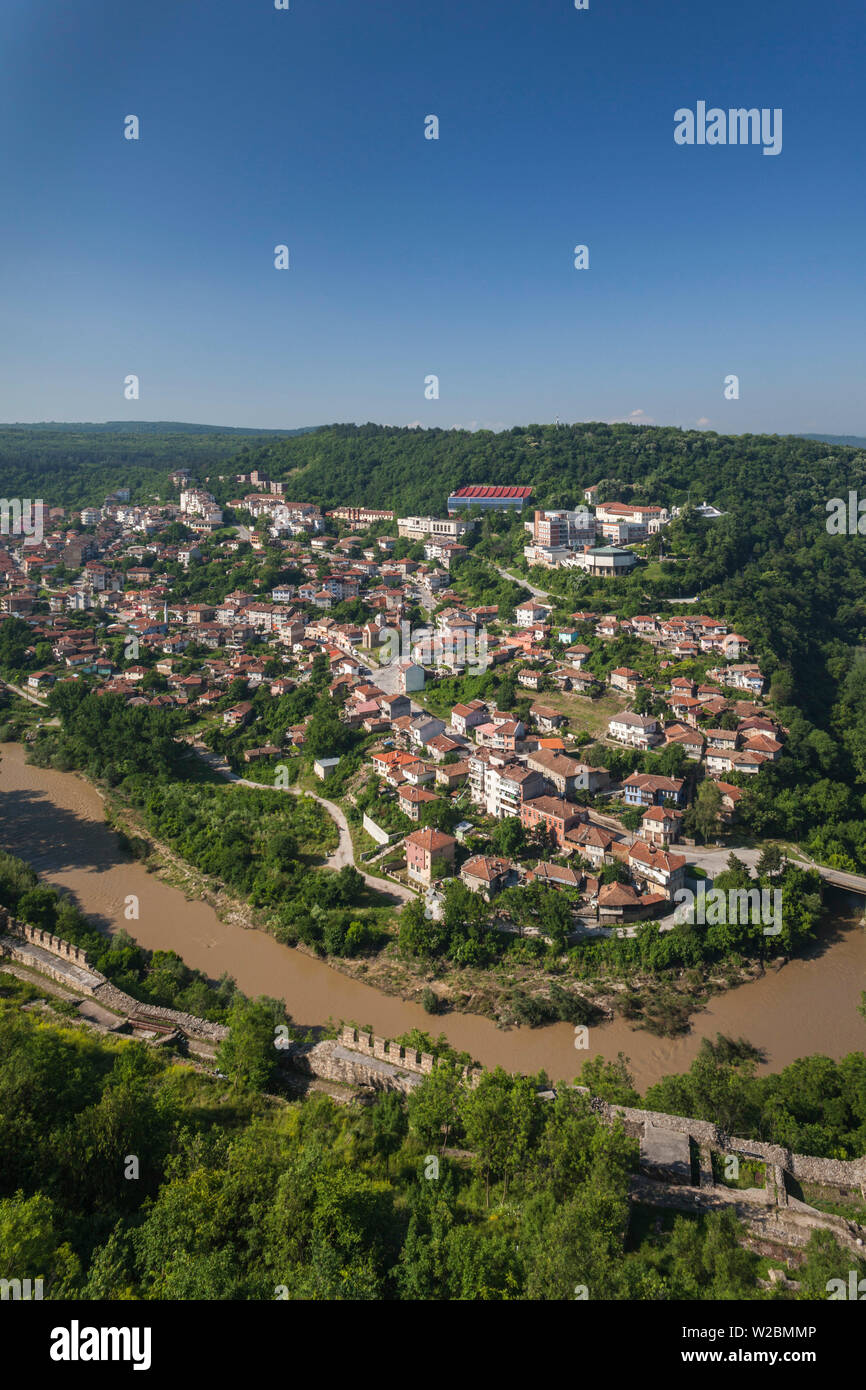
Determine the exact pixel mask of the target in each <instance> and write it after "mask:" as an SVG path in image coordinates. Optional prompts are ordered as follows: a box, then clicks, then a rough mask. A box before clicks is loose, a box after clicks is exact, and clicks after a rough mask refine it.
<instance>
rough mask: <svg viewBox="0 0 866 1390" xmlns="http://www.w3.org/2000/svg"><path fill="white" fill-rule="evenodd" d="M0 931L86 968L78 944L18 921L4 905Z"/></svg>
mask: <svg viewBox="0 0 866 1390" xmlns="http://www.w3.org/2000/svg"><path fill="white" fill-rule="evenodd" d="M2 933H6V934H7V935H9V936H20V937H23V938H24V940H25V941H29V942H30V944H31V946H41V947H42V949H43V950H44V951H50V952H51V953H52V955H55V956H60V957H61V958H62V959H63V960H70V961H72V963H73V965H80V966H82V968H83V969H87V956H86V955H85V954H84V952H83V951H82V950H81V948H80V947H79V946H73V945H71V943H70V942H68V941H61V939H60V937H59V936H52V934H51V932H50V931H43V930H42V928H41V927H31V926H30V925H29V923H27V922H20V921H19V920H18V918H17V917H12V916H10V914H9V912H8V910H7V909H6V908H5V907H0V934H2Z"/></svg>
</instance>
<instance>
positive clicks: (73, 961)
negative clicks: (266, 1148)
mask: <svg viewBox="0 0 866 1390" xmlns="http://www.w3.org/2000/svg"><path fill="white" fill-rule="evenodd" d="M3 935H5V936H6V939H7V942H8V945H6V946H4V944H3V943H2V942H0V956H2V955H4V954H5V953H8V954H9V955H11V956H14V957H15V958H16V959H17V960H20V961H21V963H22V965H30V966H31V967H33V968H35V969H37V970H39V971H41V972H42V974H47V975H50V976H51V978H52V979H54V980H57V981H58V982H59V983H60V984H65V985H67V986H68V987H70V988H72V989H73V990H75V991H76V993H79V994H87V995H90V997H91V998H93V999H97V1000H99V1001H100V1002H102V1003H103V1004H106V1005H107V1007H108V1008H110V1009H113V1010H115V1011H116V1012H117V1013H120V1014H126V1015H127V1016H128V1017H129V1016H131V1015H133V1014H137V1015H146V1016H147V1017H149V1018H152V1019H153V1020H154V1021H159V1020H164V1021H165V1022H167V1023H173V1024H174V1025H175V1026H176V1027H177V1028H179V1029H180V1030H181V1032H182V1033H186V1034H188V1035H189V1036H190V1037H194V1038H203V1039H204V1040H205V1041H207V1042H220V1041H221V1040H222V1039H223V1038H227V1037H228V1035H229V1030H228V1028H226V1027H225V1025H224V1024H222V1023H211V1022H210V1020H208V1019H206V1018H197V1017H196V1016H195V1015H194V1014H185V1013H181V1012H180V1011H179V1010H178V1009H165V1008H163V1007H162V1006H161V1005H158V1004H146V1003H143V1002H142V1001H141V1000H139V999H133V998H132V996H131V995H129V994H125V993H124V992H123V990H121V989H117V988H116V987H115V986H114V985H113V984H112V983H111V982H110V980H107V979H106V977H105V976H104V975H102V974H100V972H99V971H98V970H94V968H93V966H92V965H89V964H88V961H87V956H86V955H85V953H84V951H82V950H81V948H80V947H78V946H72V945H71V944H70V943H69V942H68V941H61V939H60V937H59V936H53V935H52V934H51V932H47V931H42V930H41V928H39V927H31V926H30V925H29V923H27V922H21V921H19V920H18V918H17V917H12V916H11V915H10V914H9V912H8V911H7V909H6V908H5V907H0V936H3ZM19 943H20V944H19ZM30 946H35V947H37V948H38V949H39V950H42V951H47V952H49V954H50V955H52V956H56V957H57V961H58V964H57V966H56V968H55V967H53V966H52V965H51V964H50V962H47V961H46V960H45V959H44V957H39V956H38V955H37V954H36V953H34V952H30V953H29V955H28V947H30ZM61 962H67V963H68V965H70V966H73V967H75V969H73V970H71V971H70V970H69V969H68V968H64V965H63V964H62V963H61Z"/></svg>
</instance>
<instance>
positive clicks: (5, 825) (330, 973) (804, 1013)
mask: <svg viewBox="0 0 866 1390" xmlns="http://www.w3.org/2000/svg"><path fill="white" fill-rule="evenodd" d="M0 758H2V760H0V791H2V792H3V793H4V795H3V797H2V798H0V844H2V846H3V847H4V848H6V849H8V850H9V851H10V852H11V853H13V854H18V855H20V856H21V857H22V858H24V859H26V860H27V861H28V862H29V863H31V864H32V865H33V867H34V868H35V869H36V870H37V871H38V872H39V873H41V874H43V875H44V876H45V878H46V879H47V880H48V881H49V882H51V883H52V884H54V885H55V886H57V887H61V888H64V889H65V890H66V891H68V892H70V893H71V894H72V895H73V896H74V898H75V900H76V901H77V902H78V905H79V906H80V907H81V909H82V911H84V912H86V913H87V914H88V915H89V916H91V917H92V918H93V920H94V921H95V923H96V924H97V925H99V926H101V927H103V928H104V929H105V930H107V931H118V930H121V929H122V930H126V931H127V932H129V934H130V935H131V936H133V937H134V938H135V940H136V941H138V942H139V943H140V944H141V945H142V946H146V947H148V948H149V949H151V950H174V951H176V952H177V953H178V954H179V955H180V956H182V958H183V959H184V960H185V962H186V963H187V964H188V965H189V966H191V967H194V968H196V969H199V970H202V971H204V972H205V973H206V974H207V975H209V976H210V977H211V978H212V979H218V978H219V976H220V975H222V974H223V973H228V974H230V975H232V976H233V977H234V978H235V979H236V980H237V983H238V985H239V987H240V988H241V989H242V990H243V991H244V993H245V994H248V995H257V994H269V995H275V996H278V997H280V998H282V999H284V1000H285V1003H286V1006H287V1008H288V1010H289V1013H290V1014H291V1016H292V1018H293V1019H294V1020H295V1022H296V1023H297V1025H298V1026H299V1027H302V1028H310V1027H314V1026H316V1025H321V1024H322V1023H323V1022H325V1021H326V1020H328V1019H334V1020H337V1019H345V1020H347V1021H349V1020H351V1021H353V1022H355V1023H358V1024H363V1025H366V1026H369V1027H370V1028H371V1029H372V1030H373V1031H374V1032H376V1033H377V1034H380V1035H382V1036H384V1037H396V1036H399V1035H400V1034H402V1033H404V1032H407V1031H409V1030H410V1029H413V1028H419V1029H422V1030H423V1031H427V1032H434V1033H438V1032H440V1031H441V1032H442V1033H444V1034H445V1036H446V1037H447V1038H448V1041H449V1042H451V1043H452V1045H453V1046H454V1047H455V1048H457V1049H458V1050H460V1051H466V1052H469V1053H470V1055H471V1056H473V1057H474V1058H477V1060H478V1061H479V1062H481V1063H482V1064H483V1065H485V1066H496V1065H497V1064H499V1065H502V1066H503V1067H505V1068H506V1069H507V1070H509V1071H521V1072H526V1073H532V1072H536V1071H538V1070H541V1069H544V1070H545V1071H547V1072H548V1074H549V1075H550V1076H551V1077H552V1078H553V1079H555V1080H558V1079H563V1080H567V1081H570V1080H572V1079H573V1078H574V1076H575V1075H576V1073H577V1072H578V1070H579V1068H580V1065H581V1064H582V1062H583V1061H585V1060H586V1059H587V1057H591V1056H594V1055H601V1056H603V1057H605V1058H610V1059H613V1058H615V1057H616V1055H617V1053H618V1052H620V1051H621V1052H623V1053H624V1054H625V1055H626V1056H627V1057H628V1058H630V1060H631V1069H632V1071H633V1073H634V1076H635V1081H636V1084H637V1086H638V1087H639V1089H641V1090H644V1089H646V1087H647V1086H649V1085H651V1084H652V1083H653V1082H654V1081H657V1080H659V1079H660V1077H662V1076H664V1075H667V1074H669V1073H671V1072H680V1071H686V1070H688V1067H689V1065H690V1064H691V1061H692V1060H693V1058H694V1056H695V1055H696V1054H697V1051H698V1048H699V1046H700V1041H701V1038H702V1037H704V1036H707V1037H711V1038H712V1037H715V1035H716V1033H718V1032H722V1033H725V1034H728V1035H730V1036H733V1037H740V1036H742V1037H746V1038H748V1039H749V1040H750V1041H751V1042H753V1043H754V1044H755V1045H756V1046H758V1047H760V1048H761V1049H763V1051H764V1053H765V1061H764V1063H763V1064H762V1067H761V1070H779V1069H780V1068H781V1067H783V1066H785V1065H787V1064H788V1063H790V1062H792V1061H794V1060H795V1058H797V1057H800V1056H804V1055H808V1054H810V1053H815V1052H822V1053H825V1054H826V1055H828V1056H831V1057H834V1058H837V1059H838V1058H841V1057H843V1056H844V1055H845V1054H846V1053H848V1052H851V1051H855V1050H862V1048H863V1046H864V1041H866V1026H864V1023H863V1020H862V1019H861V1018H860V1016H859V1014H858V1013H857V1003H858V1002H859V998H860V993H861V991H862V990H863V988H864V987H866V932H864V931H863V930H862V928H860V927H858V926H857V925H855V923H856V922H859V921H860V912H859V911H858V912H857V913H856V914H855V913H853V912H852V911H851V909H850V908H849V907H846V906H845V904H844V902H843V900H841V899H840V900H839V903H838V910H837V912H836V914H835V915H834V917H833V918H832V920H830V921H829V922H828V924H827V926H826V928H825V929H824V930H823V931H822V933H821V939H820V940H819V941H818V942H817V943H816V945H815V946H814V947H812V948H810V951H809V952H808V953H807V955H805V956H804V957H802V958H801V959H798V960H796V961H792V962H790V963H789V964H788V965H786V966H785V967H784V969H782V970H780V971H768V972H767V973H766V974H765V975H764V976H763V977H761V978H760V979H758V980H755V981H753V982H752V983H750V984H746V985H742V986H738V987H736V988H734V989H732V990H729V991H727V992H726V993H725V994H720V995H718V996H716V998H714V999H713V1000H711V1001H710V1003H709V1004H708V1006H707V1007H706V1009H704V1010H703V1011H702V1012H701V1013H699V1014H697V1015H696V1016H695V1018H694V1019H693V1022H692V1029H691V1031H690V1032H689V1033H688V1034H686V1035H685V1036H682V1037H679V1038H675V1039H666V1038H659V1037H654V1036H653V1035H651V1034H648V1033H646V1032H636V1031H634V1030H633V1029H631V1028H630V1027H629V1026H628V1024H627V1022H626V1021H625V1020H623V1019H621V1018H620V1019H616V1020H614V1021H613V1022H611V1023H607V1024H603V1025H601V1026H599V1027H595V1028H591V1029H590V1030H589V1039H588V1041H589V1049H588V1050H575V1038H574V1030H573V1029H572V1028H571V1027H570V1026H569V1025H568V1024H562V1023H560V1024H553V1025H550V1026H547V1027H543V1028H537V1029H529V1028H512V1029H508V1030H503V1029H500V1028H497V1027H496V1026H495V1025H494V1024H493V1023H492V1022H491V1021H490V1020H489V1019H485V1018H482V1017H479V1016H478V1015H476V1014H468V1013H456V1012H454V1013H449V1014H445V1015H443V1016H441V1017H435V1018H431V1016H430V1015H429V1014H427V1013H425V1011H424V1010H423V1009H422V1008H421V1006H420V1005H419V1004H416V1003H413V1002H408V1001H406V1000H403V999H401V998H399V997H395V996H393V995H389V994H385V993H383V992H382V991H380V990H379V989H376V988H374V987H372V986H371V985H370V984H369V983H367V982H366V981H364V980H363V979H360V978H354V977H352V976H350V975H348V974H345V973H342V972H341V971H338V970H335V969H334V968H333V967H332V966H331V965H329V964H328V963H327V962H325V961H324V960H321V959H319V958H317V957H314V956H312V955H306V954H304V953H303V952H302V951H299V950H298V949H297V948H293V947H287V946H283V945H280V943H279V942H277V941H276V940H275V939H274V938H273V937H272V936H269V935H268V934H266V933H265V932H263V931H261V930H257V929H254V928H252V927H251V926H250V925H246V926H241V925H240V924H239V923H238V922H231V921H222V920H221V919H220V917H219V916H218V915H217V913H216V911H215V910H214V909H213V907H212V906H210V905H209V904H208V903H207V902H204V901H201V900H200V899H196V898H193V897H192V896H186V895H185V894H184V892H182V891H181V890H180V888H179V887H176V886H171V885H169V884H168V883H166V882H163V881H162V880H161V879H160V878H158V877H157V876H156V875H155V874H153V873H149V872H148V871H147V870H146V869H145V868H144V866H143V865H141V864H140V863H138V862H137V861H134V860H129V859H127V858H126V857H125V856H124V855H123V853H122V851H121V850H120V848H119V845H118V841H117V836H116V835H115V834H114V833H113V832H112V831H111V830H110V829H109V827H108V826H107V825H106V824H105V820H104V807H103V803H102V800H101V799H100V796H99V794H98V793H97V791H96V790H95V789H94V788H93V787H92V786H91V785H90V784H89V783H88V782H87V781H86V780H85V779H84V778H82V777H80V776H78V775H76V774H74V773H64V772H54V771H52V770H49V769H42V768H37V767H33V766H32V765H30V764H28V763H27V762H26V761H25V751H24V749H23V747H22V746H21V745H19V744H4V745H3V747H2V750H0ZM192 886H193V885H192V880H191V879H190V880H189V881H188V883H187V888H188V889H189V891H190V893H191V892H192ZM129 894H135V895H136V896H137V897H138V900H139V918H138V920H133V921H129V920H126V918H125V916H124V903H125V900H126V898H127V895H129Z"/></svg>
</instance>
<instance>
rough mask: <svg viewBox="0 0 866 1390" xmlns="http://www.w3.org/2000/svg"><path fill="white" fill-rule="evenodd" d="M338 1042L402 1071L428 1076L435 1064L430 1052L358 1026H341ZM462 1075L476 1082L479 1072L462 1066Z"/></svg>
mask: <svg viewBox="0 0 866 1390" xmlns="http://www.w3.org/2000/svg"><path fill="white" fill-rule="evenodd" d="M340 1043H341V1044H342V1046H343V1047H345V1048H348V1049H349V1051H350V1052H358V1053H360V1054H361V1056H362V1057H375V1058H376V1059H377V1060H378V1061H380V1062H390V1063H391V1065H392V1066H394V1067H399V1068H401V1069H402V1070H403V1071H414V1072H420V1073H421V1075H422V1076H429V1075H430V1073H431V1072H432V1071H433V1068H434V1067H435V1066H436V1058H435V1057H434V1056H433V1054H432V1052H419V1051H418V1050H417V1049H416V1048H414V1047H401V1045H400V1044H399V1043H397V1042H386V1041H385V1039H384V1038H379V1037H376V1035H375V1034H374V1033H364V1032H362V1031H361V1030H360V1029H358V1028H348V1027H346V1028H343V1030H342V1032H341V1033H340ZM463 1075H464V1076H466V1077H468V1078H469V1079H470V1080H472V1081H473V1082H477V1079H478V1077H479V1076H480V1072H479V1071H478V1070H477V1069H473V1068H470V1067H464V1068H463Z"/></svg>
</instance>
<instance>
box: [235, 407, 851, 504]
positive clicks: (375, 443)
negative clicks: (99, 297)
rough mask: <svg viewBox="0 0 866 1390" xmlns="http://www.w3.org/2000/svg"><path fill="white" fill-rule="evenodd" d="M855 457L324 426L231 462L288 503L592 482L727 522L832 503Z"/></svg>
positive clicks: (595, 429) (624, 429)
mask: <svg viewBox="0 0 866 1390" xmlns="http://www.w3.org/2000/svg"><path fill="white" fill-rule="evenodd" d="M855 458H856V451H855V449H854V448H853V447H852V446H851V445H842V444H837V445H829V444H826V443H823V442H822V441H819V440H812V439H804V438H802V437H800V436H798V435H723V434H716V433H714V432H713V431H711V430H681V429H676V428H673V427H667V426H649V425H628V424H607V423H605V422H604V421H590V422H586V423H584V424H574V425H559V426H557V425H552V424H543V425H542V424H529V425H521V426H516V427H514V428H513V429H510V430H501V431H499V432H497V433H495V434H494V433H493V432H492V431H490V430H476V431H469V430H457V429H453V430H444V429H420V428H411V427H398V426H390V425H373V424H365V425H329V426H326V427H323V428H322V429H319V430H316V431H314V432H312V433H308V434H303V435H298V436H296V437H294V438H285V439H274V438H272V437H270V438H268V439H266V440H260V441H259V442H258V443H255V444H254V443H253V442H252V441H248V440H245V441H244V443H243V444H242V446H241V448H240V450H239V453H238V459H237V462H238V465H239V467H238V471H239V472H244V473H246V472H249V471H250V470H251V469H258V470H259V471H260V472H261V473H263V474H264V475H265V476H267V477H270V478H275V479H278V480H282V481H284V482H285V483H286V491H287V494H288V493H289V492H290V493H291V496H292V498H293V500H295V501H299V502H317V503H319V504H320V505H321V506H324V507H334V506H339V505H342V504H346V503H365V504H367V505H368V506H375V507H394V508H397V509H398V510H399V511H401V512H403V513H404V514H405V513H409V514H413V513H418V514H431V515H442V513H443V512H444V508H445V503H446V499H447V497H448V495H449V493H451V492H452V491H454V490H455V489H456V488H457V487H460V486H461V484H464V483H489V484H496V485H502V484H507V485H518V486H520V485H525V486H529V487H531V488H532V490H533V491H532V498H531V499H530V507H533V506H542V507H574V506H576V505H577V504H578V503H580V502H581V501H582V500H583V489H584V488H585V487H587V486H588V485H589V484H594V483H598V484H602V485H603V488H602V493H603V496H604V497H606V498H607V500H620V501H635V502H641V503H654V502H657V503H661V504H663V505H665V506H670V505H671V504H672V503H682V502H685V501H687V500H688V499H689V498H690V499H691V501H692V502H703V501H707V502H712V503H715V505H716V506H718V507H719V508H720V509H721V510H722V511H725V512H728V513H738V512H740V511H742V510H746V511H749V510H751V509H753V508H754V507H755V506H756V505H768V506H775V505H776V501H777V498H778V495H779V489H780V488H786V487H789V486H790V487H791V488H793V489H794V490H795V491H796V494H797V495H798V496H799V497H800V501H801V505H814V504H816V503H820V502H822V501H823V500H825V499H826V498H827V497H833V496H838V495H839V493H838V490H837V489H838V488H839V487H841V486H842V485H843V483H844V485H845V486H847V482H846V481H845V480H846V479H848V478H849V477H851V478H852V486H853V485H854V482H855V481H856V480H857V479H856V477H855V475H858V474H859V470H858V469H857V466H856V465H855V464H854V459H855ZM828 489H829V490H828ZM807 498H808V502H807Z"/></svg>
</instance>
